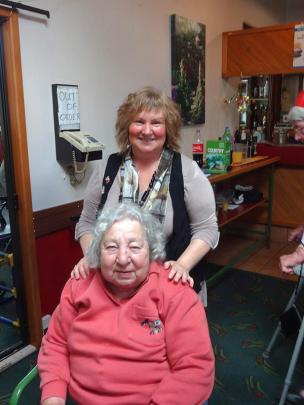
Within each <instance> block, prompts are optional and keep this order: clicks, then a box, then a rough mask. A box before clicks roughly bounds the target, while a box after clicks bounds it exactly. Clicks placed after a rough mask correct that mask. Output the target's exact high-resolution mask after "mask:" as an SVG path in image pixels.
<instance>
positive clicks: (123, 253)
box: [116, 248, 130, 266]
mask: <svg viewBox="0 0 304 405" xmlns="http://www.w3.org/2000/svg"><path fill="white" fill-rule="evenodd" d="M116 261H117V263H119V264H120V265H121V266H125V265H127V264H128V263H129V261H130V259H129V253H128V249H126V248H120V249H119V250H118V252H117V257H116Z"/></svg>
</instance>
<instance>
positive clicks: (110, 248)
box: [105, 244, 117, 252]
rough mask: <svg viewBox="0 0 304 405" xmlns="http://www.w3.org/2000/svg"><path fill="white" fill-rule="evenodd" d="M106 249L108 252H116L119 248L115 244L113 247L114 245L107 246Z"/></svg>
mask: <svg viewBox="0 0 304 405" xmlns="http://www.w3.org/2000/svg"><path fill="white" fill-rule="evenodd" d="M105 249H106V251H107V252H115V251H116V249H117V246H116V245H114V244H113V245H112V244H111V245H106V246H105Z"/></svg>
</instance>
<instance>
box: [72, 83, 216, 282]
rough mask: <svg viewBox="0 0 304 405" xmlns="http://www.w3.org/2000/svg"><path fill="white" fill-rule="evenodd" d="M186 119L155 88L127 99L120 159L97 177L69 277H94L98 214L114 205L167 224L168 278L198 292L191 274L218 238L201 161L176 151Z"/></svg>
mask: <svg viewBox="0 0 304 405" xmlns="http://www.w3.org/2000/svg"><path fill="white" fill-rule="evenodd" d="M180 129H181V117H180V113H179V110H178V107H177V106H176V104H175V103H174V102H173V101H172V100H171V99H170V98H169V97H168V96H167V95H166V94H165V93H164V92H162V91H159V90H156V89H154V88H152V87H144V88H143V89H141V90H139V91H137V92H135V93H131V94H129V95H128V97H127V98H126V100H125V101H124V103H123V104H122V105H121V106H120V108H119V109H118V114H117V121H116V141H117V144H118V147H119V153H118V154H114V155H111V156H110V157H109V159H104V160H102V161H101V164H100V165H98V166H97V167H96V169H95V171H94V172H93V174H92V176H91V179H90V181H89V184H88V188H87V191H86V195H85V199H84V206H83V211H82V213H81V216H80V220H79V222H78V224H77V226H76V238H77V239H78V240H79V241H80V244H81V247H82V251H83V254H84V257H83V258H82V259H81V260H80V261H79V262H78V263H77V265H76V266H75V267H74V270H73V271H72V277H75V278H78V277H79V276H81V277H85V276H86V274H87V273H88V271H89V266H88V262H87V258H86V252H87V251H88V248H89V245H90V243H91V240H92V232H93V229H94V225H95V221H96V215H97V212H98V211H99V210H100V209H103V207H111V205H113V204H116V203H117V202H134V203H136V204H138V205H139V206H141V207H142V209H144V210H148V211H150V212H151V213H152V214H153V215H154V216H155V217H157V218H158V219H159V221H160V222H161V223H162V226H163V230H164V233H165V236H166V240H167V244H166V252H167V262H165V267H166V268H167V269H170V271H169V278H170V279H173V280H174V281H175V282H178V281H179V280H180V279H181V281H182V282H183V283H186V282H189V284H190V285H191V286H193V279H192V278H191V276H190V275H189V272H190V271H191V270H192V269H193V268H194V267H195V266H196V265H197V264H198V263H199V262H200V260H201V259H202V258H203V257H204V256H205V255H206V253H207V252H208V251H209V250H210V248H215V247H216V245H217V243H218V238H219V233H218V226H217V219H216V214H215V199H214V194H213V190H212V187H211V185H210V182H209V181H208V179H207V178H206V176H205V175H204V174H203V173H202V171H201V170H200V168H199V167H198V165H197V164H196V162H193V161H192V160H191V159H189V158H188V157H186V156H184V155H181V154H180V153H179V152H178V151H179V141H180Z"/></svg>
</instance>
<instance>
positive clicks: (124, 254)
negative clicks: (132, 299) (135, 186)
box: [100, 218, 149, 298]
mask: <svg viewBox="0 0 304 405" xmlns="http://www.w3.org/2000/svg"><path fill="white" fill-rule="evenodd" d="M100 268H101V274H102V276H103V278H104V280H105V281H106V282H107V284H108V286H109V288H110V290H111V291H112V292H113V294H114V295H115V296H116V297H117V298H126V297H128V296H131V295H132V294H133V293H134V292H135V291H136V289H137V287H138V286H139V285H140V284H141V283H142V282H143V281H144V280H145V279H146V277H147V275H148V272H149V246H148V243H147V241H146V238H145V233H144V229H143V227H142V225H141V224H140V223H139V222H137V221H136V220H132V219H129V218H125V219H123V220H121V221H118V222H115V223H114V224H113V225H112V226H111V227H110V228H109V229H108V230H107V231H106V233H105V235H104V237H103V239H102V241H101V255H100Z"/></svg>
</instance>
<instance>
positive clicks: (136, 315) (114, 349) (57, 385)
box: [38, 263, 214, 405]
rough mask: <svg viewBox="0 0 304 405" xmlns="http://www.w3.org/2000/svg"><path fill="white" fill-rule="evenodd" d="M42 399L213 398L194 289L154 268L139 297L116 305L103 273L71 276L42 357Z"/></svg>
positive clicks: (113, 404) (191, 403)
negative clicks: (82, 277) (76, 278)
mask: <svg viewBox="0 0 304 405" xmlns="http://www.w3.org/2000/svg"><path fill="white" fill-rule="evenodd" d="M38 368H39V372H40V377H41V388H42V400H44V399H46V398H48V397H51V396H57V397H61V398H65V397H66V390H67V386H68V389H69V392H70V394H71V396H72V397H73V398H75V399H76V400H77V402H78V403H79V404H80V405H100V404H107V405H130V404H132V405H136V404H138V405H148V404H151V405H152V404H153V405H156V404H157V405H161V404H163V405H168V404H174V405H179V404H180V405H185V404H187V405H195V404H202V402H203V401H205V400H207V399H208V398H209V396H210V394H211V391H212V388H213V383H214V355H213V351H212V347H211V343H210V338H209V332H208V325H207V320H206V316H205V312H204V309H203V306H202V304H201V302H200V301H199V299H198V297H197V295H196V294H195V292H194V291H193V290H192V289H191V288H190V287H189V286H188V285H183V284H182V283H178V284H176V283H174V282H172V281H169V280H168V272H167V271H165V270H164V269H163V267H162V265H161V264H158V263H152V264H151V265H150V270H149V276H148V278H147V280H146V281H145V282H144V284H143V285H142V286H141V287H140V289H139V290H138V291H137V293H136V294H135V295H134V296H132V297H131V298H129V299H128V300H124V301H118V300H117V299H115V297H114V296H113V295H112V294H111V293H110V292H109V291H108V289H107V288H106V286H105V285H104V283H103V279H102V276H101V274H100V273H99V272H94V271H92V272H90V275H89V277H87V278H86V279H85V280H78V281H76V280H73V279H70V280H69V281H68V282H67V283H66V285H65V287H64V289H63V292H62V295H61V299H60V303H59V305H58V307H57V308H56V310H55V312H54V314H53V316H52V320H51V322H50V326H49V329H48V332H47V334H46V335H45V336H44V338H43V342H42V346H41V349H40V353H39V357H38Z"/></svg>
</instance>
